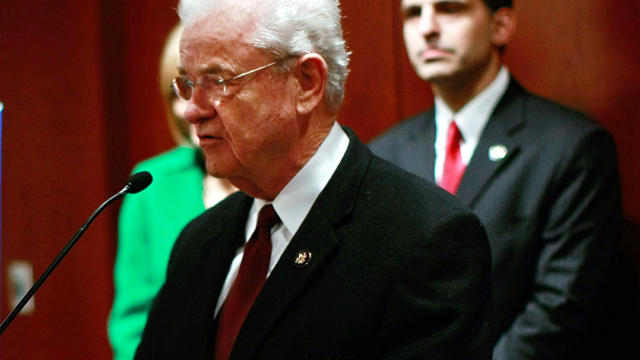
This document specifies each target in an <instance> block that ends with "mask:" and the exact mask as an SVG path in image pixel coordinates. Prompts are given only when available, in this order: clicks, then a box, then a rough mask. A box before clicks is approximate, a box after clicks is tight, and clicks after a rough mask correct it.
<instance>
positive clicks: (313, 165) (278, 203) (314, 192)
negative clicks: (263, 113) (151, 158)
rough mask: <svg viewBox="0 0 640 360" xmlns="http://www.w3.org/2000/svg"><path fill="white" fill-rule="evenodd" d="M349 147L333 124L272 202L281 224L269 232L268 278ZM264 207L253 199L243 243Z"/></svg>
mask: <svg viewBox="0 0 640 360" xmlns="http://www.w3.org/2000/svg"><path fill="white" fill-rule="evenodd" d="M348 146H349V137H347V134H345V133H344V131H343V130H342V128H341V127H340V125H338V123H337V122H334V123H333V127H332V128H331V131H330V132H329V135H328V136H327V137H326V138H325V139H324V141H323V142H322V144H321V145H320V147H319V148H318V150H317V151H316V153H315V154H314V155H313V156H312V157H311V159H309V161H308V162H307V163H306V164H305V165H304V166H303V167H302V169H300V171H298V173H297V174H296V175H295V176H294V177H293V178H292V179H291V181H289V183H288V184H287V185H286V186H285V187H284V188H283V189H282V191H280V193H279V194H278V196H276V198H275V199H274V200H273V202H272V204H273V208H274V209H275V211H276V213H277V214H278V216H279V217H280V220H281V221H282V222H281V223H280V224H278V225H276V226H274V227H273V229H271V260H270V262H269V271H268V272H267V277H269V275H270V274H271V271H272V270H273V268H274V267H275V266H276V263H277V262H278V260H279V259H280V256H282V254H283V253H284V250H285V249H286V247H287V245H289V242H290V241H291V239H292V238H293V236H294V235H295V234H296V232H297V231H298V229H299V228H300V225H302V222H303V221H304V219H305V217H306V216H307V214H308V213H309V210H311V207H312V206H313V203H314V202H315V201H316V199H317V198H318V195H320V192H322V190H323V189H324V187H325V186H326V185H327V183H328V182H329V179H331V176H333V173H334V172H335V171H336V169H337V168H338V165H339V164H340V161H341V160H342V158H343V157H344V154H345V152H346V151H347V147H348ZM266 204H268V202H266V201H264V200H262V199H254V201H253V205H252V206H251V209H250V210H249V216H248V218H247V225H246V228H245V243H246V242H248V241H249V238H250V237H251V234H253V231H254V230H255V228H256V226H257V223H258V213H259V212H260V209H262V207H263V206H264V205H266ZM243 250H244V247H241V248H239V249H238V252H237V254H236V256H235V257H234V258H233V261H232V262H231V267H230V269H229V273H228V274H227V278H226V279H225V282H224V286H223V288H222V291H221V292H220V297H219V298H218V304H217V305H216V310H215V315H214V316H216V315H217V314H218V311H220V307H222V304H223V303H224V300H225V299H226V298H227V295H228V294H229V290H230V289H231V285H232V284H233V282H234V281H235V279H236V276H237V275H238V270H239V269H240V263H241V262H242V255H243Z"/></svg>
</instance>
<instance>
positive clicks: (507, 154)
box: [456, 79, 524, 207]
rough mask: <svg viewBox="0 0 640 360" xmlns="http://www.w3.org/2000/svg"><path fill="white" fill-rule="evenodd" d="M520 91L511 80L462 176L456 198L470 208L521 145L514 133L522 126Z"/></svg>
mask: <svg viewBox="0 0 640 360" xmlns="http://www.w3.org/2000/svg"><path fill="white" fill-rule="evenodd" d="M523 94H524V89H522V87H521V86H520V85H519V84H518V83H517V82H516V81H515V80H513V79H511V81H510V84H509V87H508V88H507V91H506V92H505V95H504V96H503V98H502V99H501V100H500V102H499V103H498V105H497V106H496V109H495V110H494V112H493V115H492V116H491V118H490V120H489V122H488V123H487V126H486V128H485V129H484V131H483V132H482V136H481V137H480V141H479V142H478V145H477V147H476V149H475V151H474V153H473V157H472V158H471V161H470V162H469V165H468V166H467V169H466V171H465V173H464V175H463V176H462V179H461V181H460V185H459V187H458V191H457V192H456V197H457V198H458V199H460V200H461V201H462V202H463V203H465V204H466V205H467V206H469V207H473V204H474V201H475V200H476V199H477V198H478V195H480V194H481V193H482V191H483V189H484V188H485V186H486V185H487V184H488V182H489V180H490V179H491V178H492V177H494V176H495V175H496V174H498V173H499V172H500V171H501V169H504V167H505V166H508V164H509V163H510V161H511V160H512V159H513V158H514V157H515V156H517V154H518V152H519V151H520V148H521V144H520V143H519V142H518V141H517V139H516V138H515V137H514V134H515V133H516V132H517V131H519V130H520V129H521V128H522V127H523V126H524V119H523V118H522V107H523V97H522V95H523Z"/></svg>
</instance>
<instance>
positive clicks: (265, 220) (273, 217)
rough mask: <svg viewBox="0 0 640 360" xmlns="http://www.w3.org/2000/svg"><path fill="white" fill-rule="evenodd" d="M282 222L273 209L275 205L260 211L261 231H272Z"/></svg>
mask: <svg viewBox="0 0 640 360" xmlns="http://www.w3.org/2000/svg"><path fill="white" fill-rule="evenodd" d="M279 221H280V218H279V217H278V214H276V210H275V209H274V208H273V205H271V204H268V205H265V206H263V207H262V209H260V213H259V214H258V228H259V229H271V228H272V227H273V225H275V224H277V223H278V222H279Z"/></svg>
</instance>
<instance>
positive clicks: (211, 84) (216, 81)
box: [171, 59, 284, 101]
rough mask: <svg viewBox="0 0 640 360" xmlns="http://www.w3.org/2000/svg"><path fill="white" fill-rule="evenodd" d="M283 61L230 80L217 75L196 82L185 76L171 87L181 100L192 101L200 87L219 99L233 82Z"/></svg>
mask: <svg viewBox="0 0 640 360" xmlns="http://www.w3.org/2000/svg"><path fill="white" fill-rule="evenodd" d="M282 60H284V59H280V60H276V61H273V62H270V63H268V64H266V65H263V66H260V67H257V68H255V69H251V70H249V71H245V72H243V73H241V74H238V75H234V76H232V77H231V78H229V79H223V78H222V77H220V75H216V74H204V75H201V76H199V77H198V78H197V79H196V81H193V80H191V79H189V78H188V77H186V76H185V75H181V76H178V77H176V78H174V79H173V81H172V83H171V86H172V87H173V91H174V92H175V93H176V95H178V97H179V98H181V99H182V100H185V101H189V100H190V99H191V96H192V95H193V90H194V89H195V87H196V86H199V87H200V89H202V90H204V91H207V92H208V93H209V94H210V95H211V96H215V97H219V96H221V95H226V94H227V87H228V85H229V84H230V83H231V82H233V81H236V80H238V79H241V78H243V77H245V76H248V75H251V74H255V73H257V72H258V71H260V70H264V69H267V68H269V67H271V66H273V65H275V64H277V63H279V62H280V61H282Z"/></svg>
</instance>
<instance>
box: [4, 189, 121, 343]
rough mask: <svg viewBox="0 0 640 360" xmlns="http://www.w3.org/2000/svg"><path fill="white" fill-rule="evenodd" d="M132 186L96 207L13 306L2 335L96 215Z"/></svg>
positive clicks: (5, 321)
mask: <svg viewBox="0 0 640 360" xmlns="http://www.w3.org/2000/svg"><path fill="white" fill-rule="evenodd" d="M130 188H131V183H128V184H127V185H126V186H125V187H124V188H123V189H122V190H120V192H118V193H117V194H115V195H113V196H112V197H110V198H109V199H107V201H105V202H103V203H102V205H100V207H98V209H96V211H94V212H93V214H91V216H90V217H89V219H88V220H87V221H86V222H85V223H84V225H82V227H81V228H80V230H78V232H77V233H76V234H75V235H74V236H73V238H71V240H70V241H69V242H68V243H67V245H66V246H65V247H64V248H63V249H62V251H61V252H60V253H59V254H58V256H57V257H56V258H55V259H54V260H53V262H51V264H50V265H49V267H48V268H47V269H46V270H45V271H44V273H43V274H42V275H40V278H38V281H36V282H35V284H33V286H32V287H31V289H29V291H27V293H26V294H25V295H24V296H23V297H22V300H20V302H19V303H18V305H16V307H15V308H13V311H11V313H10V314H9V316H7V318H6V319H5V320H4V321H3V322H2V324H1V325H0V335H2V333H3V332H4V330H5V329H6V328H7V327H8V326H9V324H11V322H12V321H13V319H15V317H16V316H18V314H19V313H20V311H21V310H22V308H23V307H24V306H25V305H26V304H27V303H28V302H29V300H30V299H31V297H33V295H34V294H35V293H36V291H38V289H39V288H40V286H41V285H42V283H44V281H45V280H46V279H47V278H48V277H49V275H51V272H53V270H54V269H55V268H56V266H58V264H59V263H60V261H62V259H63V258H64V257H65V256H66V255H67V253H68V252H69V250H71V248H72V247H73V245H75V244H76V242H77V241H78V239H79V238H80V236H82V234H83V233H84V231H85V230H86V229H87V228H88V227H89V225H91V223H92V222H93V220H94V219H95V218H96V216H98V214H100V212H102V210H104V208H105V207H107V206H108V205H110V204H111V203H112V202H114V201H116V200H117V199H119V198H121V197H122V196H124V195H125V194H126V193H127V192H129V189H130Z"/></svg>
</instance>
